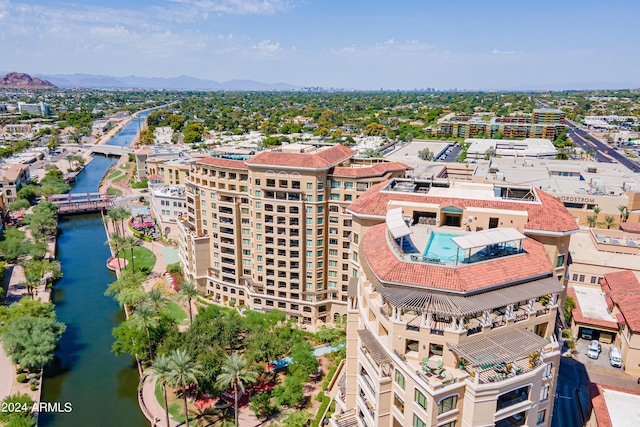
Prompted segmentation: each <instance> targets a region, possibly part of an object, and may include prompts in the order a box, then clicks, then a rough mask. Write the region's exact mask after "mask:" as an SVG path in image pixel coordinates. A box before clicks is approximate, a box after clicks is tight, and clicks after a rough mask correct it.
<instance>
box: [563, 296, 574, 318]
mask: <svg viewBox="0 0 640 427" xmlns="http://www.w3.org/2000/svg"><path fill="white" fill-rule="evenodd" d="M575 308H576V301H575V300H574V299H573V298H572V297H570V296H567V300H566V301H565V302H564V320H565V322H567V324H570V323H571V317H572V316H573V310H574V309H575Z"/></svg>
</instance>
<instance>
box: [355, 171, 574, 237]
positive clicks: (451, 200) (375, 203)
mask: <svg viewBox="0 0 640 427" xmlns="http://www.w3.org/2000/svg"><path fill="white" fill-rule="evenodd" d="M388 183H389V181H385V182H381V183H379V184H376V185H374V186H373V187H371V188H370V189H369V190H368V191H367V192H366V193H364V194H363V195H362V196H360V197H359V198H358V200H356V201H355V202H353V203H352V204H351V205H350V206H349V210H350V211H351V212H354V213H356V214H366V215H375V216H380V217H383V216H384V215H385V214H386V212H387V204H388V202H390V201H392V200H394V201H408V202H416V203H435V204H439V205H440V206H451V205H453V206H456V207H459V208H461V209H465V208H467V207H483V208H493V209H504V210H520V211H527V212H528V214H529V217H528V221H527V224H526V228H528V229H532V230H541V231H553V232H568V231H575V230H578V225H577V224H576V222H575V220H574V219H573V217H572V216H571V214H570V213H569V211H567V208H565V207H564V205H563V204H562V201H561V200H560V199H558V198H556V197H553V196H551V195H549V194H547V193H545V192H544V191H541V190H536V193H537V195H538V199H539V203H535V202H530V203H520V202H515V201H503V200H480V199H461V198H455V197H438V196H430V195H429V194H417V193H400V192H386V191H382V190H383V189H384V188H385V187H386V186H387V184H388Z"/></svg>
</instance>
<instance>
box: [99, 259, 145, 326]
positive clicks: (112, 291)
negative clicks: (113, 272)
mask: <svg viewBox="0 0 640 427" xmlns="http://www.w3.org/2000/svg"><path fill="white" fill-rule="evenodd" d="M143 281H144V275H143V274H142V273H140V272H138V273H134V272H132V271H131V270H122V271H121V272H120V277H118V279H117V280H116V281H114V282H111V284H109V287H107V290H106V291H104V294H105V295H106V296H112V297H113V299H115V300H116V301H118V302H119V303H120V304H123V306H124V312H125V314H126V316H127V318H129V309H128V306H127V304H126V303H125V299H127V298H128V297H127V298H125V297H121V296H120V294H122V293H123V292H125V291H128V290H140V291H142V288H141V287H140V285H141V284H142V282H143ZM142 292H144V291H142Z"/></svg>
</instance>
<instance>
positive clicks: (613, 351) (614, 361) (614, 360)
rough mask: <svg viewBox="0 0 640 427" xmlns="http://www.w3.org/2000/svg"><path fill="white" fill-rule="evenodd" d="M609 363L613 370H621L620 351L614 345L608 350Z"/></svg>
mask: <svg viewBox="0 0 640 427" xmlns="http://www.w3.org/2000/svg"><path fill="white" fill-rule="evenodd" d="M609 363H611V366H613V367H614V368H622V353H620V349H619V348H618V347H616V346H615V345H612V346H611V348H609Z"/></svg>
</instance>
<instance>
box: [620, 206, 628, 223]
mask: <svg viewBox="0 0 640 427" xmlns="http://www.w3.org/2000/svg"><path fill="white" fill-rule="evenodd" d="M618 210H619V211H620V222H621V223H622V222H626V221H627V218H629V212H628V211H627V207H626V206H625V205H619V206H618Z"/></svg>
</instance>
